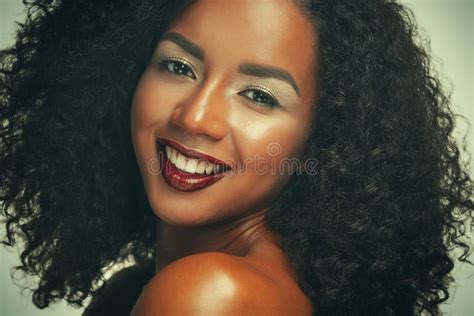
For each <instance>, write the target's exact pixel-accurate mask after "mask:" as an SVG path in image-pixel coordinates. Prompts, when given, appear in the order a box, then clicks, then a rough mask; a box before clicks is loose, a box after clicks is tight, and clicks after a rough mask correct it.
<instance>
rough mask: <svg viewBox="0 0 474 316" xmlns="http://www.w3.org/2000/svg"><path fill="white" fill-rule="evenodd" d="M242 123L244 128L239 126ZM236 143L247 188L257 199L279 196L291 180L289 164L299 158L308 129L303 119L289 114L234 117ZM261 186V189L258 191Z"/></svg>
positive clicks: (241, 125)
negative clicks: (264, 196) (249, 117)
mask: <svg viewBox="0 0 474 316" xmlns="http://www.w3.org/2000/svg"><path fill="white" fill-rule="evenodd" d="M238 122H241V123H242V124H240V125H239V124H238ZM232 124H234V125H235V126H234V128H233V129H232V130H233V131H234V135H233V136H234V137H233V139H234V143H235V147H236V149H237V151H238V155H239V160H240V162H241V164H242V165H241V166H240V167H241V168H242V169H241V170H246V172H245V177H246V181H245V182H246V185H247V186H248V185H250V186H251V187H252V188H253V189H252V191H253V193H252V194H255V195H270V197H271V196H273V195H274V194H277V193H278V191H279V190H280V189H281V188H282V187H283V186H284V185H285V184H286V183H287V181H288V180H289V178H290V174H291V173H290V171H289V168H288V166H289V164H288V161H290V159H292V158H296V161H297V164H299V165H301V163H300V162H299V160H298V159H297V158H299V157H300V153H301V149H302V145H303V143H304V140H305V133H306V129H305V126H304V124H302V122H301V119H299V118H297V117H296V116H292V115H291V114H288V113H281V114H277V115H273V116H271V117H263V116H260V117H259V119H252V120H249V119H248V117H247V120H244V115H242V117H241V119H238V116H235V117H234V120H233V122H232ZM255 183H258V187H255Z"/></svg>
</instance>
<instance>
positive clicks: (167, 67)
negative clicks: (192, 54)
mask: <svg viewBox="0 0 474 316" xmlns="http://www.w3.org/2000/svg"><path fill="white" fill-rule="evenodd" d="M157 64H158V68H159V69H160V70H161V71H166V72H169V73H171V74H175V75H178V76H184V77H189V78H191V79H196V78H197V77H196V74H195V73H196V70H195V69H194V67H192V66H191V65H189V64H188V63H187V62H186V61H184V60H182V59H180V58H173V59H171V58H165V59H160V60H158V62H157Z"/></svg>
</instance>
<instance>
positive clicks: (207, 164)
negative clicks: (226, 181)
mask: <svg viewBox="0 0 474 316" xmlns="http://www.w3.org/2000/svg"><path fill="white" fill-rule="evenodd" d="M213 170H214V166H213V165H212V164H210V163H206V174H211V173H212V171H213Z"/></svg>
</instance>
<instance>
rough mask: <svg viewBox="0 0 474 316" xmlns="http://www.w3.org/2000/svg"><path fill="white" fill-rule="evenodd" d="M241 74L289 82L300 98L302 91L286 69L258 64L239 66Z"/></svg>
mask: <svg viewBox="0 0 474 316" xmlns="http://www.w3.org/2000/svg"><path fill="white" fill-rule="evenodd" d="M239 72H240V73H243V74H246V75H250V76H256V77H263V78H275V79H279V80H283V81H286V82H288V83H289V84H290V85H291V86H292V87H293V89H295V91H296V94H298V96H300V91H299V89H298V85H297V84H296V81H295V79H293V76H291V75H290V73H289V72H288V71H286V70H284V69H280V68H276V67H272V66H266V65H258V64H247V63H246V64H241V65H240V66H239Z"/></svg>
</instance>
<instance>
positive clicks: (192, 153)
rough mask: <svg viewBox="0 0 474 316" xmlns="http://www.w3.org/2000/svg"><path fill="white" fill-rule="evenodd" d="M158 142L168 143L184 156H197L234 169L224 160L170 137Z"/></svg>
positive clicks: (225, 167)
mask: <svg viewBox="0 0 474 316" xmlns="http://www.w3.org/2000/svg"><path fill="white" fill-rule="evenodd" d="M158 142H160V143H162V144H164V145H168V146H170V147H173V148H174V149H176V150H177V151H178V152H180V153H181V154H182V155H184V156H187V157H190V158H195V159H201V160H205V161H208V162H210V163H213V164H216V165H220V166H223V167H224V171H225V170H230V169H232V168H231V167H230V166H229V165H228V164H226V163H225V162H224V161H222V160H220V159H218V158H216V157H213V156H210V155H207V154H204V153H201V152H198V151H195V150H192V149H190V148H186V147H185V146H184V145H181V144H179V143H177V142H174V141H172V140H169V139H166V138H158Z"/></svg>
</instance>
